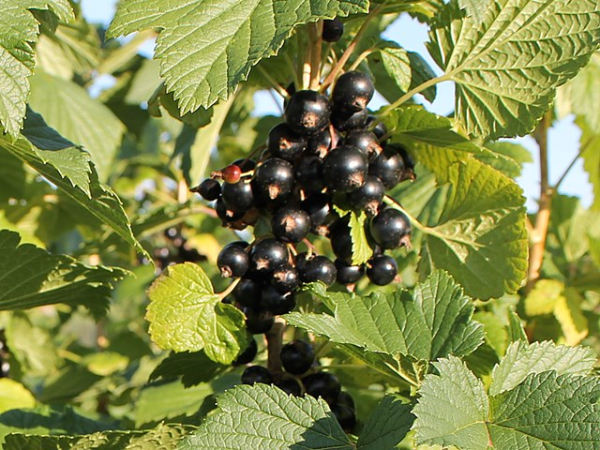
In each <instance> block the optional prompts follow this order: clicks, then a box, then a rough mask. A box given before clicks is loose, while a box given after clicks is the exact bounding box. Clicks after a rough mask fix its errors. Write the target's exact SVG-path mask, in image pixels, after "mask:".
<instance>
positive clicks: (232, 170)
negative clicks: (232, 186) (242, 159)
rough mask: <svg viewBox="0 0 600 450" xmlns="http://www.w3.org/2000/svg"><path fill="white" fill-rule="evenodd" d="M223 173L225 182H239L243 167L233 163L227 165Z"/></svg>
mask: <svg viewBox="0 0 600 450" xmlns="http://www.w3.org/2000/svg"><path fill="white" fill-rule="evenodd" d="M221 173H222V174H223V180H224V181H225V183H237V182H238V181H240V177H241V176H242V169H240V167H239V166H236V165H235V164H231V165H229V166H227V167H225V168H224V169H223V170H222V171H221Z"/></svg>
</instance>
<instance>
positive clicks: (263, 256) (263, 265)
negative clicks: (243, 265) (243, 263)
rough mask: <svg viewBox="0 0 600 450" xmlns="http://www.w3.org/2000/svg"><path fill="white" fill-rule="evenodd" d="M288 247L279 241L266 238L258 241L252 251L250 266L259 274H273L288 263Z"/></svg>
mask: <svg viewBox="0 0 600 450" xmlns="http://www.w3.org/2000/svg"><path fill="white" fill-rule="evenodd" d="M288 260H289V252H288V248H287V246H286V245H285V244H284V243H283V242H281V241H278V240H277V239H274V238H265V239H261V240H260V241H258V242H257V243H256V244H254V247H252V250H251V251H250V264H251V267H252V268H253V269H255V270H256V271H257V272H258V273H259V274H271V273H272V272H273V271H274V270H277V269H279V268H281V267H283V266H285V265H286V264H287V263H288Z"/></svg>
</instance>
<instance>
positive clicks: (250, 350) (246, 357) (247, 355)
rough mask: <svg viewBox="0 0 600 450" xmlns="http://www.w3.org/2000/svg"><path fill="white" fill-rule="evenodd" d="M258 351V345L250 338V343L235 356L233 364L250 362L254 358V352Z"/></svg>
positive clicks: (238, 364) (240, 364) (239, 364)
mask: <svg viewBox="0 0 600 450" xmlns="http://www.w3.org/2000/svg"><path fill="white" fill-rule="evenodd" d="M257 353H258V345H257V344H256V340H255V339H250V343H249V344H248V347H246V349H245V350H244V351H243V352H242V353H240V354H239V355H238V357H237V358H235V360H234V361H233V363H232V364H233V365H234V366H242V365H244V364H248V363H251V362H252V361H253V360H254V358H256V354H257Z"/></svg>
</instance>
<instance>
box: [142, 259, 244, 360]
mask: <svg viewBox="0 0 600 450" xmlns="http://www.w3.org/2000/svg"><path fill="white" fill-rule="evenodd" d="M148 297H150V305H149V306H148V312H147V314H146V318H147V319H148V321H149V322H150V336H151V337H152V340H153V341H154V342H155V343H156V344H157V345H158V346H159V347H160V348H163V349H170V350H175V351H177V352H184V351H192V352H193V351H198V350H204V351H205V352H206V355H207V356H208V357H209V358H210V359H211V360H213V361H215V362H218V363H221V364H230V363H231V362H232V361H233V360H234V359H235V358H236V357H237V355H238V353H239V352H240V350H241V349H242V348H244V347H245V346H246V345H247V335H246V328H245V325H244V320H245V317H244V314H243V313H242V312H241V311H240V310H239V309H237V308H235V307H234V306H231V305H227V304H224V303H221V299H220V297H219V296H218V295H217V294H215V293H214V291H213V287H212V285H211V283H210V280H209V279H208V277H207V276H206V274H205V273H204V271H203V270H202V269H201V268H200V267H199V266H198V265H196V264H192V263H185V264H179V265H176V266H171V267H169V268H168V269H167V270H166V271H165V273H163V275H161V276H160V277H159V278H158V279H157V280H156V281H155V282H154V283H153V284H152V286H150V288H149V289H148Z"/></svg>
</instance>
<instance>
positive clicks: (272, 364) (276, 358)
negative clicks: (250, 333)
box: [265, 317, 285, 374]
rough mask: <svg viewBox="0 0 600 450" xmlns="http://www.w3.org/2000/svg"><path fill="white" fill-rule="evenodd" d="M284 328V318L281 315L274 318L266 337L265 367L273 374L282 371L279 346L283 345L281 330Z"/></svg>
mask: <svg viewBox="0 0 600 450" xmlns="http://www.w3.org/2000/svg"><path fill="white" fill-rule="evenodd" d="M284 330H285V320H283V319H282V318H281V317H277V318H276V319H275V323H274V324H273V326H272V327H271V329H270V330H269V332H268V333H266V335H265V336H266V338H267V352H268V357H267V368H268V369H269V370H270V371H271V372H272V373H275V374H280V373H282V372H283V365H282V363H281V348H282V347H283V331H284Z"/></svg>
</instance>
